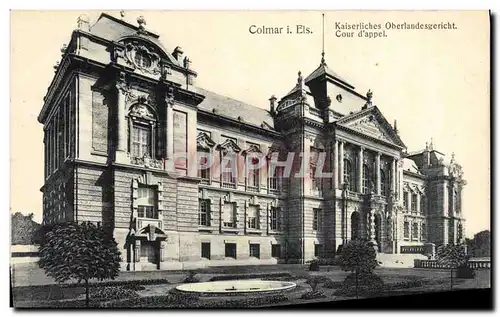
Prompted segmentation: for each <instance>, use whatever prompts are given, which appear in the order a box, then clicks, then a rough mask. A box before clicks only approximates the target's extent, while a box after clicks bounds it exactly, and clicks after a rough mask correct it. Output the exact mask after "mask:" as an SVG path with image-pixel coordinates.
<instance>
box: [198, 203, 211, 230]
mask: <svg viewBox="0 0 500 317" xmlns="http://www.w3.org/2000/svg"><path fill="white" fill-rule="evenodd" d="M209 215H210V200H208V199H200V200H199V209H198V224H199V225H200V226H210V219H209Z"/></svg>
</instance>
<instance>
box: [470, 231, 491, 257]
mask: <svg viewBox="0 0 500 317" xmlns="http://www.w3.org/2000/svg"><path fill="white" fill-rule="evenodd" d="M473 245H474V251H473V252H474V256H476V257H489V256H490V255H491V232H490V231H489V230H483V231H481V232H478V233H476V234H475V235H474V239H473Z"/></svg>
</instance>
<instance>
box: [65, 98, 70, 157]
mask: <svg viewBox="0 0 500 317" xmlns="http://www.w3.org/2000/svg"><path fill="white" fill-rule="evenodd" d="M69 97H70V94H69V93H68V94H67V95H66V98H64V154H65V155H64V156H65V157H68V156H70V152H69V151H70V148H69V144H70V139H69V136H70V127H71V122H70V115H69V113H70V106H71V105H70V99H69Z"/></svg>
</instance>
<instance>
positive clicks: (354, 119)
mask: <svg viewBox="0 0 500 317" xmlns="http://www.w3.org/2000/svg"><path fill="white" fill-rule="evenodd" d="M337 126H339V127H344V128H347V129H349V130H352V131H355V132H358V133H360V134H363V135H366V136H368V137H371V138H374V139H376V140H380V141H382V142H386V143H391V144H393V145H396V146H399V147H403V148H405V147H406V146H405V145H404V143H403V141H401V139H400V138H399V136H398V135H397V133H396V132H395V131H394V129H393V128H392V126H391V125H390V124H389V123H388V122H387V120H386V119H385V118H384V116H383V115H382V113H380V111H379V110H378V109H377V108H376V107H370V108H368V109H366V110H363V111H360V112H357V113H354V114H351V115H349V116H346V117H343V118H341V119H340V120H338V121H337Z"/></svg>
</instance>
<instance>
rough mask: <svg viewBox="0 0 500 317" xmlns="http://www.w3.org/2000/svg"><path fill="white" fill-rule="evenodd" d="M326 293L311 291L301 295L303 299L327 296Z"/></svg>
mask: <svg viewBox="0 0 500 317" xmlns="http://www.w3.org/2000/svg"><path fill="white" fill-rule="evenodd" d="M325 297H326V295H325V294H324V293H323V292H321V291H310V292H307V293H304V294H302V295H301V296H300V298H301V299H315V298H325Z"/></svg>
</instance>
